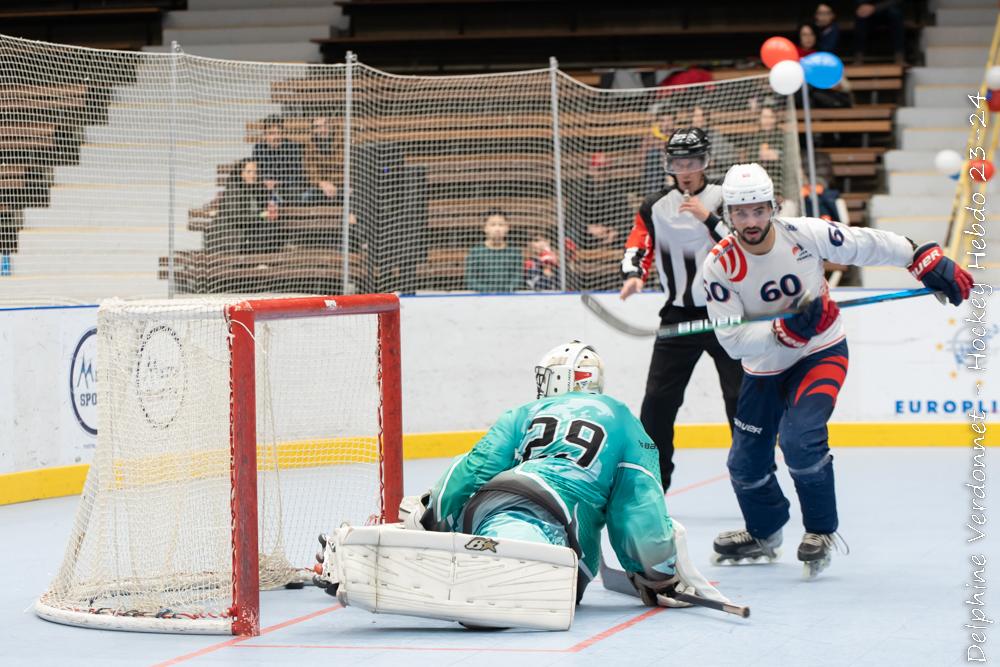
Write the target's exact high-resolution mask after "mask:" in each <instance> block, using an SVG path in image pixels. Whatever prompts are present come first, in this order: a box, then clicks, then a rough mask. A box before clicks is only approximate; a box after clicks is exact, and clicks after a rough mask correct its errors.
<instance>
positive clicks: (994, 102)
mask: <svg viewBox="0 0 1000 667" xmlns="http://www.w3.org/2000/svg"><path fill="white" fill-rule="evenodd" d="M990 92H991V93H992V95H990V96H989V97H990V101H989V102H987V105H988V106H989V107H990V111H1000V90H991V91H990Z"/></svg>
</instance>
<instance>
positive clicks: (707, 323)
mask: <svg viewBox="0 0 1000 667" xmlns="http://www.w3.org/2000/svg"><path fill="white" fill-rule="evenodd" d="M924 294H934V295H935V296H936V297H937V298H938V301H941V302H942V303H944V301H943V298H944V295H943V294H940V293H939V292H934V290H932V289H930V288H928V287H920V288H916V289H908V290H902V291H899V292H889V293H888V294H875V295H873V296H863V297H860V298H857V299H847V300H846V301H838V302H837V305H838V306H839V307H840V308H853V307H854V306H865V305H868V304H870V303H881V302H882V301H896V300H898V299H910V298H912V297H915V296H923V295H924ZM580 299H581V300H582V301H583V305H584V306H586V307H587V309H588V310H589V311H591V312H592V313H594V314H595V315H597V317H598V318H600V319H601V320H602V321H603V322H604V323H605V324H608V325H609V326H611V327H612V328H614V329H617V330H618V331H621V332H622V333H623V334H626V335H628V336H635V337H637V338H648V337H651V336H656V337H657V338H676V337H678V336H690V335H692V334H699V333H705V332H706V331H714V330H716V329H727V328H729V327H736V326H740V325H741V324H749V323H751V322H768V321H770V320H773V319H777V318H780V319H785V318H788V317H791V316H792V315H795V313H794V312H791V313H781V314H775V315H761V316H759V317H747V318H743V317H726V318H721V319H718V320H713V319H710V318H709V319H703V320H691V321H689V322H678V323H676V324H670V325H667V326H664V327H660V328H659V329H653V328H650V327H643V326H638V325H635V324H630V323H628V322H626V321H624V320H622V319H621V318H620V317H618V316H617V315H616V314H614V313H613V312H611V311H610V310H609V309H608V308H606V307H604V305H603V304H601V302H599V301H598V300H597V299H596V298H595V297H594V295H593V294H591V293H590V292H582V293H581V294H580Z"/></svg>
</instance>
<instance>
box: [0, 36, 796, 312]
mask: <svg viewBox="0 0 1000 667" xmlns="http://www.w3.org/2000/svg"><path fill="white" fill-rule="evenodd" d="M0 110H2V111H0V153H3V165H2V167H0V174H2V178H0V260H2V263H0V301H7V302H9V301H12V300H34V301H39V300H45V299H57V300H63V301H73V300H87V301H93V300H95V299H98V298H101V297H105V296H109V295H113V294H117V295H124V296H142V297H150V296H168V295H173V294H182V293H191V294H205V293H228V292H242V293H250V292H305V291H308V292H324V293H335V292H369V291H389V290H393V291H395V290H399V291H405V292H412V291H422V290H474V291H511V290H548V289H562V288H563V287H565V288H567V289H598V288H613V287H615V286H617V285H619V284H620V277H619V273H618V264H619V261H620V256H621V254H622V251H623V247H624V242H625V237H626V235H627V233H628V231H629V228H630V226H631V222H632V218H633V216H634V214H635V211H636V209H637V208H638V205H639V203H640V202H641V200H642V199H643V197H644V196H646V195H648V194H651V193H652V192H655V191H656V190H658V189H659V188H661V187H662V186H663V185H664V182H665V178H666V177H665V174H664V172H663V170H662V167H661V165H660V158H659V151H660V149H661V148H662V146H663V143H664V140H665V138H666V137H667V136H669V134H670V132H671V131H673V130H675V129H679V128H681V127H685V126H690V125H700V126H701V127H703V128H705V129H706V130H707V131H708V133H709V136H710V138H711V139H712V142H713V158H712V166H711V167H710V169H709V176H710V177H712V178H718V177H719V176H721V174H722V173H724V171H725V169H726V168H727V167H728V166H729V165H730V164H732V163H733V162H736V161H741V160H752V161H757V162H761V163H762V164H764V165H765V166H766V167H767V168H768V170H769V172H770V173H771V175H772V177H773V178H774V180H775V183H776V185H777V189H778V191H779V193H780V194H781V195H783V196H785V197H789V198H793V199H796V200H797V199H798V185H797V183H798V171H799V166H798V165H799V157H798V142H797V131H796V125H795V121H794V110H793V109H792V108H791V103H790V101H789V99H788V98H784V97H778V96H775V95H774V94H773V93H772V92H770V89H769V88H768V85H767V80H766V78H765V77H751V78H746V79H737V80H726V81H715V82H711V83H705V84H695V85H690V86H680V87H671V88H645V89H637V90H599V89H595V88H590V87H587V86H584V85H582V84H580V83H578V82H576V81H575V80H574V79H572V78H571V77H569V76H568V75H566V74H564V73H562V72H560V71H558V70H555V69H542V70H535V71H527V72H517V73H509V74H492V75H481V76H479V75H476V76H448V77H444V76H441V77H427V76H396V75H390V74H387V73H385V72H381V71H378V70H375V69H372V68H369V67H366V66H364V65H360V64H350V65H348V64H344V65H310V66H306V65H302V66H296V65H278V64H266V63H250V62H233V61H220V60H213V59H207V58H200V57H195V56H188V55H184V54H182V53H176V54H138V53H121V52H112V51H99V50H90V49H82V48H78V47H69V46H59V45H53V44H45V43H40V42H31V41H26V40H20V39H14V38H9V37H0ZM345 146H346V147H348V148H345Z"/></svg>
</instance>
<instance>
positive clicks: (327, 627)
mask: <svg viewBox="0 0 1000 667" xmlns="http://www.w3.org/2000/svg"><path fill="white" fill-rule="evenodd" d="M993 451H995V450H991V451H989V452H988V455H987V456H988V457H989V455H991V454H992V453H993ZM725 456H726V451H725V450H721V449H718V450H680V451H679V452H678V454H677V464H678V467H677V473H676V474H675V487H674V489H673V490H672V492H671V494H670V496H669V497H668V507H669V509H670V511H671V513H672V514H673V515H675V516H677V517H678V518H679V519H680V520H681V521H683V522H684V523H685V525H686V526H687V529H688V533H689V536H690V549H691V555H692V557H693V558H694V560H695V562H696V564H697V565H698V567H699V568H701V569H702V572H704V573H705V575H706V576H707V577H708V578H709V579H710V580H713V581H717V582H718V586H719V588H720V589H721V590H722V591H723V592H724V593H726V594H727V595H728V596H729V597H731V598H732V599H733V600H735V601H737V602H738V603H740V604H746V605H749V606H750V607H751V608H752V611H753V613H752V616H751V617H750V618H749V619H747V620H743V619H740V618H736V617H733V616H729V615H725V614H721V613H718V612H714V611H711V610H707V609H681V610H675V609H669V610H667V609H652V610H650V609H647V608H644V607H642V606H641V605H640V604H639V602H638V600H637V599H634V598H630V597H626V596H623V595H619V594H616V593H612V592H609V591H606V590H604V589H603V587H602V586H601V584H600V582H599V581H596V582H594V583H592V584H591V586H590V587H589V588H588V589H587V593H586V595H585V597H584V600H583V604H582V605H581V606H580V607H579V609H578V611H577V616H576V621H575V622H574V624H573V628H572V630H571V631H569V632H553V633H546V632H528V631H511V630H508V631H503V632H493V633H475V632H470V631H468V630H464V629H462V628H460V627H459V626H458V625H456V624H452V623H447V622H439V621H428V620H423V619H411V618H405V617H393V616H374V615H371V614H368V613H367V612H364V611H360V610H355V609H343V608H340V607H338V606H337V605H336V604H335V600H334V599H333V598H331V597H329V596H327V595H325V594H323V593H321V592H320V591H319V590H318V589H312V588H307V589H306V590H302V591H278V592H271V593H265V594H263V595H262V603H263V604H262V606H263V623H262V627H263V628H264V630H263V633H262V634H261V636H260V637H256V638H253V639H248V640H241V639H233V638H226V637H211V636H207V637H206V636H181V635H152V634H132V633H120V632H110V631H97V630H84V629H78V628H71V627H66V626H61V625H56V624H52V623H48V622H46V621H42V620H40V619H38V618H37V617H35V615H34V614H33V613H32V612H31V611H30V609H29V607H30V605H31V604H32V602H33V600H34V599H35V597H37V595H38V594H39V593H40V592H42V590H43V589H44V588H45V587H46V585H47V584H48V582H49V579H50V578H51V575H52V573H53V571H54V570H55V569H56V567H58V564H59V562H60V559H61V558H62V554H63V550H64V548H65V545H66V538H67V535H68V532H69V529H70V525H71V522H72V519H73V515H74V512H75V508H76V504H77V498H61V499H55V500H47V501H37V502H32V503H25V504H21V505H12V506H6V507H0V536H2V543H3V547H2V549H0V665H2V666H7V665H60V666H61V665H67V664H70V665H73V664H83V665H223V664H225V665H236V664H239V665H278V664H289V665H297V666H301V665H327V666H328V665H370V666H372V667H389V666H392V667H396V666H402V667H419V666H422V665H428V666H434V667H443V666H445V665H462V666H464V667H472V666H475V667H485V666H487V665H504V666H509V665H510V664H512V663H516V664H517V665H518V667H528V666H531V665H570V664H572V665H578V664H586V665H595V666H600V667H613V666H615V665H628V666H629V667H637V666H638V665H674V666H696V665H697V666H701V665H708V666H714V665H732V666H733V667H748V666H750V665H795V666H799V665H837V666H840V665H870V666H875V665H878V666H880V667H882V666H886V665H893V666H894V665H907V666H911V665H952V664H969V663H966V660H965V658H966V649H967V647H968V646H969V643H970V641H971V638H970V634H969V633H970V632H972V631H971V630H969V629H967V628H965V627H963V625H964V624H965V623H967V622H969V619H970V615H969V610H970V608H971V607H970V606H969V605H967V604H965V601H966V600H968V599H970V598H969V591H970V589H969V588H967V586H966V584H970V583H971V582H972V581H973V578H972V577H973V569H974V568H973V566H972V564H971V562H970V556H971V555H972V554H986V555H987V564H986V568H985V573H984V574H985V579H986V582H987V583H986V586H987V590H986V595H984V596H982V600H983V602H984V603H985V605H984V607H983V608H984V609H985V611H986V615H987V617H989V618H991V619H997V618H1000V550H998V549H997V547H998V544H1000V539H998V537H997V533H998V532H1000V528H996V526H995V521H997V520H996V519H994V521H989V520H988V521H987V523H986V525H985V526H984V528H985V529H986V533H987V537H986V538H984V539H981V540H979V541H978V542H976V543H974V544H968V543H967V542H966V539H967V538H969V537H970V536H971V535H972V533H971V531H970V530H968V529H967V528H966V527H965V525H966V523H967V522H968V521H969V520H970V519H969V514H970V509H971V503H970V499H971V496H970V494H969V492H968V489H967V488H966V487H965V486H964V484H965V483H966V482H967V481H970V480H971V478H970V472H971V470H972V457H971V452H970V451H969V450H968V449H963V448H919V449H917V448H914V449H899V448H896V449H876V448H872V449H867V448H850V449H842V450H839V451H837V452H836V470H837V482H838V492H839V503H840V516H841V534H842V535H843V536H844V538H845V539H846V540H847V541H848V543H849V544H850V547H851V553H850V555H849V556H842V555H838V556H836V557H835V559H834V562H833V564H832V565H831V567H830V569H828V570H827V571H826V572H824V573H823V574H821V575H820V578H819V579H816V580H814V581H804V580H803V579H802V577H801V572H802V569H801V565H800V564H799V563H798V561H796V560H795V547H796V546H797V544H798V541H799V539H800V538H801V533H802V529H801V524H800V519H799V516H798V514H797V513H796V514H794V515H793V518H792V522H791V523H790V524H789V525H788V526H786V528H785V547H784V552H785V553H784V555H783V557H782V560H781V561H780V562H779V563H776V564H773V565H755V566H741V567H732V566H729V567H719V566H713V565H711V564H710V563H709V562H708V556H709V553H710V551H711V542H712V538H713V537H714V536H715V534H716V533H718V532H719V531H721V530H727V529H733V528H737V527H739V526H740V525H741V522H740V515H739V510H738V508H737V505H736V501H735V498H734V497H733V494H732V490H731V488H730V486H729V483H728V480H727V478H726V476H725ZM444 465H445V462H444V461H443V460H418V461H410V462H407V465H406V490H407V493H415V492H418V491H421V490H423V489H424V488H426V487H427V486H428V485H429V484H430V483H431V482H432V481H433V479H435V478H436V477H437V475H438V474H439V473H440V472H441V471H442V470H443V469H444ZM987 471H989V467H987ZM780 479H781V481H782V486H783V488H784V489H785V490H786V492H791V491H792V485H791V481H790V480H789V478H788V476H787V474H785V473H784V471H783V470H782V472H781V477H780ZM989 482H990V480H989V478H987V497H986V500H985V502H984V503H983V504H985V506H986V507H987V510H986V514H987V517H988V519H989V518H992V517H990V513H991V510H992V511H993V512H996V511H997V510H996V509H995V506H996V502H994V501H992V498H991V496H990V493H989V491H990V489H989ZM794 505H795V503H794V502H793V506H794ZM332 524H333V521H331V525H332ZM155 557H156V555H155V554H150V558H155ZM995 581H996V582H997V583H994V582H995ZM990 589H992V590H990ZM985 632H986V636H987V641H986V643H985V644H983V645H982V647H983V649H984V650H985V652H986V657H987V658H988V659H989V660H990V662H995V661H1000V630H998V629H997V628H996V627H995V625H994V626H993V627H992V628H991V629H990V630H986V631H985ZM977 655H978V654H977ZM971 664H982V663H971Z"/></svg>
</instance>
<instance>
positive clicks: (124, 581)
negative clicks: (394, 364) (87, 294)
mask: <svg viewBox="0 0 1000 667" xmlns="http://www.w3.org/2000/svg"><path fill="white" fill-rule="evenodd" d="M225 305H226V303H225V302H224V301H222V300H220V299H218V298H216V299H214V300H205V299H203V298H202V299H198V300H176V301H160V302H134V303H129V302H124V301H120V300H112V301H110V302H106V303H105V304H104V305H102V307H101V309H100V311H99V314H98V354H99V358H100V364H99V373H100V377H99V382H100V385H101V391H102V405H101V412H100V424H99V429H98V434H99V435H98V442H97V449H96V452H95V455H94V461H93V464H92V465H91V468H90V473H89V475H88V477H87V482H86V485H85V488H84V493H83V498H82V500H81V504H80V508H79V511H78V514H77V518H76V522H75V524H74V528H73V532H72V535H71V538H70V541H69V546H68V548H67V551H66V555H65V559H64V561H63V564H62V567H61V569H60V571H59V573H58V574H57V576H56V578H55V580H54V581H53V583H52V585H51V587H50V589H49V591H48V592H46V593H45V594H44V595H43V596H42V598H41V599H40V601H39V605H38V607H37V609H38V611H39V613H40V614H41V615H43V616H45V617H46V618H50V619H53V620H58V621H61V622H67V623H72V624H77V625H94V626H101V627H112V628H122V629H138V630H162V631H178V632H229V631H230V624H231V622H232V619H231V618H229V609H230V607H231V606H232V604H233V592H232V575H233V572H232V562H233V553H234V544H233V533H232V523H233V512H234V510H233V508H232V506H231V497H233V496H234V495H235V494H234V493H233V486H232V478H231V475H232V471H231V463H230V461H231V454H230V452H231V449H230V428H231V416H230V396H231V393H230V389H231V387H230V377H231V375H230V358H231V357H230V349H229V334H230V331H229V326H228V324H227V320H226V317H225V315H224V312H225ZM377 320H378V316H377V315H346V316H326V317H307V318H296V319H293V320H281V319H277V320H270V321H262V322H258V323H257V326H256V327H255V337H254V340H255V355H256V368H255V376H256V396H257V401H256V406H257V407H256V409H257V465H258V475H257V481H258V509H257V514H258V536H259V571H260V587H261V588H262V589H266V588H273V587H277V586H282V585H285V584H288V583H293V582H297V581H302V580H304V579H305V578H306V577H307V576H308V575H311V571H310V569H311V567H312V565H313V563H314V554H315V551H316V547H317V543H316V536H317V535H318V534H319V533H321V532H328V531H329V530H331V529H332V528H334V527H336V526H337V525H339V524H340V523H341V522H342V521H349V522H351V523H353V524H356V525H361V524H366V523H371V522H373V521H377V520H378V519H379V518H380V517H381V516H382V512H383V488H384V487H383V479H382V475H381V472H380V471H381V465H380V464H381V459H380V451H379V446H380V440H379V435H380V433H381V422H380V410H381V407H382V399H381V396H380V387H379V368H380V366H379V364H380V361H379V340H378V332H377ZM233 392H234V394H235V395H239V392H238V391H237V388H233ZM384 484H385V485H389V486H390V487H391V486H393V485H395V486H399V485H401V480H398V479H397V480H391V479H387V480H384ZM236 511H237V512H238V513H242V512H244V511H245V508H242V507H237V509H236ZM243 557H247V558H253V555H252V554H243Z"/></svg>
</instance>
